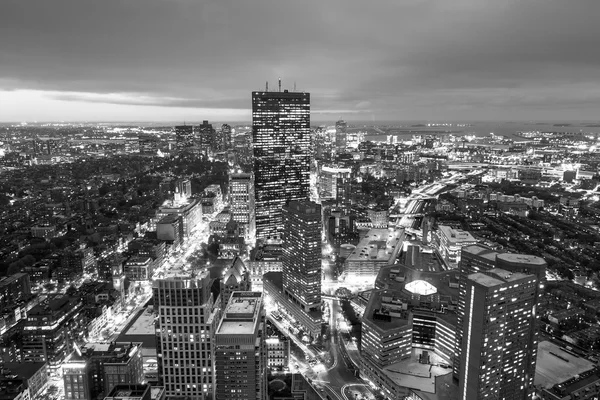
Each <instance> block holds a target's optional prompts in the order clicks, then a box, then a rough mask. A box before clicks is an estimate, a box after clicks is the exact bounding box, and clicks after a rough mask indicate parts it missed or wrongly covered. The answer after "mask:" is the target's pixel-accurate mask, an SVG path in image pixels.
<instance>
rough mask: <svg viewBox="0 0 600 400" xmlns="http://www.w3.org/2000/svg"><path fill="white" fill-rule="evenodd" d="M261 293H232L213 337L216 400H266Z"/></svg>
mask: <svg viewBox="0 0 600 400" xmlns="http://www.w3.org/2000/svg"><path fill="white" fill-rule="evenodd" d="M265 331H266V328H265V316H264V308H263V298H262V293H258V292H233V293H232V294H231V297H230V299H229V301H228V302H227V307H226V308H225V311H224V313H223V319H222V320H221V322H220V323H219V326H218V328H217V332H216V333H215V348H216V349H215V370H216V386H217V388H216V397H215V399H216V400H236V399H239V400H265V399H266V398H267V387H266V384H267V370H266V366H267V361H266V358H267V357H266V353H267V351H266V346H265Z"/></svg>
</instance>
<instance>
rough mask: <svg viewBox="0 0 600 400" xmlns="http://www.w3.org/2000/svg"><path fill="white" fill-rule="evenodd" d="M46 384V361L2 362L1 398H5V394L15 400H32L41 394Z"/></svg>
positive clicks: (0, 372) (0, 369)
mask: <svg viewBox="0 0 600 400" xmlns="http://www.w3.org/2000/svg"><path fill="white" fill-rule="evenodd" d="M47 386H48V369H47V366H46V363H4V364H3V365H2V368H0V399H2V400H4V399H5V398H6V397H5V396H10V397H8V398H11V399H16V400H17V399H23V400H29V399H30V400H34V399H37V398H39V396H41V395H42V393H43V392H44V390H45V389H46V388H47ZM11 392H12V393H11ZM11 395H13V396H11Z"/></svg>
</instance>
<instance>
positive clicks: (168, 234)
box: [156, 215, 184, 247]
mask: <svg viewBox="0 0 600 400" xmlns="http://www.w3.org/2000/svg"><path fill="white" fill-rule="evenodd" d="M156 237H157V238H158V239H159V240H164V241H165V242H168V243H172V244H173V246H176V247H177V246H179V245H180V244H181V243H183V240H184V230H183V220H182V218H181V217H180V216H178V215H165V216H164V217H162V218H161V219H160V220H159V221H158V222H157V223H156Z"/></svg>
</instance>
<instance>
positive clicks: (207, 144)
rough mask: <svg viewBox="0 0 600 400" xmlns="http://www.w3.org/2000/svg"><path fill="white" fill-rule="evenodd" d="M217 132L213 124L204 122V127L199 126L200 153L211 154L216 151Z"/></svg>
mask: <svg viewBox="0 0 600 400" xmlns="http://www.w3.org/2000/svg"><path fill="white" fill-rule="evenodd" d="M215 141H216V132H215V129H214V128H213V126H212V124H209V123H208V121H202V125H199V126H198V145H199V146H200V151H201V152H202V153H204V154H209V153H212V152H213V151H215Z"/></svg>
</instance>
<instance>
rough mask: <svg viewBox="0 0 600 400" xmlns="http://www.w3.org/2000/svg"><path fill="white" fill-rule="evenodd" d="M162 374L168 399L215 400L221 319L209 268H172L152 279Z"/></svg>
mask: <svg viewBox="0 0 600 400" xmlns="http://www.w3.org/2000/svg"><path fill="white" fill-rule="evenodd" d="M153 292H154V306H155V307H156V312H157V315H158V321H157V325H156V329H157V330H156V335H157V338H156V339H157V340H156V346H157V355H158V362H159V376H161V375H162V378H163V381H164V386H165V391H166V395H167V397H171V396H173V397H189V398H190V399H191V400H206V399H211V398H214V390H215V376H214V345H213V339H214V332H215V327H216V324H217V322H218V317H219V315H218V307H217V308H216V309H215V307H214V300H213V295H212V293H211V292H210V275H209V273H208V272H204V273H201V274H197V273H195V272H192V273H186V272H183V271H174V270H173V271H168V275H167V276H165V278H164V279H159V280H156V281H154V283H153Z"/></svg>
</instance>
